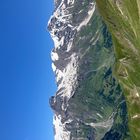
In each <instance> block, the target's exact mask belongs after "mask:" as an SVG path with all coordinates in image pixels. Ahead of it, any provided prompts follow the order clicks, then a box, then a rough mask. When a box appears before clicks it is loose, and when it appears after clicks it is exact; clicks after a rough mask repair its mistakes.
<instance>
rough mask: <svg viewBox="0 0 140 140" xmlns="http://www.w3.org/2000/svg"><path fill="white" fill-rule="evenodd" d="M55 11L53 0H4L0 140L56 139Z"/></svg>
mask: <svg viewBox="0 0 140 140" xmlns="http://www.w3.org/2000/svg"><path fill="white" fill-rule="evenodd" d="M52 11H53V0H0V140H53V129H52V115H53V114H52V111H51V109H50V107H49V103H48V99H49V97H50V96H51V95H53V94H54V93H55V91H56V87H55V83H54V75H53V72H52V69H51V58H50V51H51V49H52V47H53V41H52V40H51V38H50V36H49V33H48V32H47V31H46V25H47V22H48V19H49V17H50V15H51V14H52Z"/></svg>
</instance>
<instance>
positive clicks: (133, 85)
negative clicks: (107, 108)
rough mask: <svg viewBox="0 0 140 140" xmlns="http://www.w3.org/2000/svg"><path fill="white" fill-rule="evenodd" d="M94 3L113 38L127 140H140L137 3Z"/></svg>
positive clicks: (109, 0)
mask: <svg viewBox="0 0 140 140" xmlns="http://www.w3.org/2000/svg"><path fill="white" fill-rule="evenodd" d="M96 1H97V4H98V7H99V10H100V13H101V14H102V16H103V17H104V20H105V21H106V23H107V25H108V26H109V29H110V31H111V33H112V36H113V43H114V45H115V51H116V56H117V57H116V58H117V62H116V67H115V69H114V73H115V74H116V77H117V79H118V80H119V82H120V83H121V85H122V87H123V89H124V94H125V97H126V100H127V108H128V114H129V128H130V131H131V138H132V139H133V140H140V73H139V72H140V1H139V0H104V1H100V0H96Z"/></svg>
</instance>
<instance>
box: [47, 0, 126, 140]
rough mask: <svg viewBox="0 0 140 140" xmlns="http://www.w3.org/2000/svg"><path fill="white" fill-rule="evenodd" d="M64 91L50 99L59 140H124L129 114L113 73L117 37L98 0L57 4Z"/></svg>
mask: <svg viewBox="0 0 140 140" xmlns="http://www.w3.org/2000/svg"><path fill="white" fill-rule="evenodd" d="M48 29H49V32H50V34H51V37H52V39H53V40H54V46H55V47H54V49H53V50H52V53H51V56H52V61H53V62H52V68H53V71H54V73H55V76H56V83H57V87H58V90H57V92H56V95H55V96H53V97H51V98H50V105H51V107H52V109H53V110H54V119H53V120H54V122H53V123H54V130H55V140H101V139H102V140H120V139H123V138H125V137H127V131H128V130H127V112H126V104H125V99H124V97H123V95H122V91H121V88H120V86H119V84H118V82H117V81H116V79H115V78H114V76H113V74H112V69H113V66H114V62H115V56H114V50H113V45H112V38H111V36H110V33H109V32H108V29H107V27H106V25H105V24H104V22H103V20H102V18H101V16H100V14H99V12H98V9H97V6H96V3H95V1H93V0H56V1H55V10H54V13H53V15H52V16H51V18H50V20H49V22H48Z"/></svg>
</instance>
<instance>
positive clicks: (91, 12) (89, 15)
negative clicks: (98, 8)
mask: <svg viewBox="0 0 140 140" xmlns="http://www.w3.org/2000/svg"><path fill="white" fill-rule="evenodd" d="M94 11H95V4H94V5H93V7H92V8H91V10H89V11H88V16H87V17H86V18H85V20H84V21H82V22H81V23H80V25H79V26H78V28H77V31H80V29H81V27H83V26H85V25H87V24H88V22H89V21H90V19H91V17H92V15H93V13H94Z"/></svg>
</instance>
